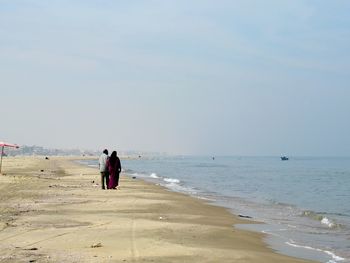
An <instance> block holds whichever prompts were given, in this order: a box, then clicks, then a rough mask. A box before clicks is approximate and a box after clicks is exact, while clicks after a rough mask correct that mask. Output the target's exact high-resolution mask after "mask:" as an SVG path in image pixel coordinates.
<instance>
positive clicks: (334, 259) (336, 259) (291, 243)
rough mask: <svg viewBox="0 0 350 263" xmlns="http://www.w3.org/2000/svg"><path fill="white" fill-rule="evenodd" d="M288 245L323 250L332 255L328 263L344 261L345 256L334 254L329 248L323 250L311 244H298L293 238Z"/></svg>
mask: <svg viewBox="0 0 350 263" xmlns="http://www.w3.org/2000/svg"><path fill="white" fill-rule="evenodd" d="M286 244H287V245H289V246H292V247H296V248H304V249H309V250H313V251H318V252H322V253H325V254H327V255H328V256H330V257H332V259H331V260H329V261H328V262H327V263H336V262H339V261H344V260H345V258H342V257H340V256H337V255H336V254H334V253H333V252H331V251H328V250H322V249H320V248H314V247H310V246H303V245H298V244H295V243H294V241H293V240H290V241H289V242H286Z"/></svg>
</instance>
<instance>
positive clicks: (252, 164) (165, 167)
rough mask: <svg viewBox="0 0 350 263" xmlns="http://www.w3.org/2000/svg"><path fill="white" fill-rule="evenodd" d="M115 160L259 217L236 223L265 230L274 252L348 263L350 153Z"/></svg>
mask: <svg viewBox="0 0 350 263" xmlns="http://www.w3.org/2000/svg"><path fill="white" fill-rule="evenodd" d="M84 162H85V163H86V162H87V163H86V164H88V165H90V166H97V160H96V161H95V160H91V161H84ZM122 166H123V171H124V173H125V174H128V176H131V177H134V178H138V179H142V180H145V181H149V182H152V183H155V184H160V185H162V186H164V187H166V188H167V189H169V190H171V191H176V192H181V193H185V194H188V195H190V196H193V197H195V198H200V199H203V200H206V201H207V202H210V203H213V204H216V205H218V206H223V207H226V208H227V209H229V210H230V211H231V212H232V213H233V214H235V215H239V216H241V217H245V218H248V219H247V220H254V221H258V222H263V223H265V224H243V225H238V226H236V227H239V228H242V229H248V230H253V231H259V232H262V233H265V234H266V235H265V236H266V238H265V239H266V240H265V241H266V242H267V244H268V245H269V246H270V247H272V248H273V249H274V250H276V251H278V252H279V253H282V254H286V255H289V256H295V257H299V258H305V259H312V260H316V261H318V262H327V263H337V262H344V263H346V262H350V158H345V157H344V158H338V157H337V158H336V157H322V158H321V157H290V158H289V160H287V161H282V160H281V159H280V157H278V156H277V157H237V156H235V157H231V156H215V157H212V156H154V157H152V156H147V157H143V156H142V157H141V156H140V157H139V158H133V159H124V160H122Z"/></svg>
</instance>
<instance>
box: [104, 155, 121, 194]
mask: <svg viewBox="0 0 350 263" xmlns="http://www.w3.org/2000/svg"><path fill="white" fill-rule="evenodd" d="M107 167H108V171H109V184H108V189H117V188H118V185H119V174H120V172H121V170H122V166H121V164H120V159H119V157H118V156H117V152H116V151H113V152H112V154H111V157H110V158H109V159H108V161H107Z"/></svg>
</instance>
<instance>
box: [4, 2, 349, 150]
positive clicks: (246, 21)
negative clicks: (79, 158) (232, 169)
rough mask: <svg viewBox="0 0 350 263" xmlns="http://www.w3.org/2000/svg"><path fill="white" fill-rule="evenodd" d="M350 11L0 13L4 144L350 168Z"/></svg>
mask: <svg viewBox="0 0 350 263" xmlns="http://www.w3.org/2000/svg"><path fill="white" fill-rule="evenodd" d="M349 14H350V1H348V0H343V1H340V0H334V1H322V0H315V1H312V0H308V1H306V0H305V1H302V0H289V1H287V0H286V1H281V0H274V1H273V0H264V1H258V0H256V1H252V0H241V1H239V0H229V1H225V0H220V1H214V0H212V1H206V0H183V1H181V0H173V1H170V0H168V1H167V0H159V1H151V0H148V1H146V0H144V1H142V0H138V1H137V0H135V1H116V0H50V1H44V0H40V1H39V0H22V1H20V0H0V119H1V123H0V127H1V128H0V141H1V140H4V141H9V142H13V143H18V144H26V145H34V144H35V145H41V146H46V147H57V148H75V147H79V148H87V149H101V148H104V147H108V148H110V149H112V148H115V149H118V150H143V151H159V152H168V153H176V154H209V155H280V154H287V155H326V156H331V155H335V156H336V155H343V156H344V155H345V156H349V155H350V121H349V117H350V15H349Z"/></svg>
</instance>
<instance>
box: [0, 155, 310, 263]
mask: <svg viewBox="0 0 350 263" xmlns="http://www.w3.org/2000/svg"><path fill="white" fill-rule="evenodd" d="M3 173H4V175H1V176H0V262H201V263H202V262H269V263H273V262H310V261H304V260H300V259H295V258H291V257H287V256H283V255H279V254H277V253H275V252H274V251H273V250H271V249H270V248H268V247H267V246H266V244H264V242H263V240H262V235H261V234H259V233H255V232H249V231H243V230H238V229H235V228H234V227H233V225H234V224H237V223H240V224H241V223H249V221H245V220H242V219H240V218H238V217H236V216H234V215H232V214H230V213H229V212H228V211H226V210H225V209H224V208H221V207H216V206H213V205H210V204H206V203H205V202H204V201H202V200H198V199H196V198H192V197H189V196H186V195H183V194H178V193H173V192H170V191H167V190H166V189H164V188H162V187H160V186H156V185H153V184H149V183H146V182H143V181H141V180H138V179H132V178H131V177H127V176H124V175H122V176H121V181H120V184H121V189H120V190H101V189H100V185H99V183H100V175H99V173H98V171H97V170H96V169H93V168H90V167H85V166H82V165H79V164H76V163H74V162H72V160H70V159H67V158H58V157H57V158H50V160H45V158H44V157H18V158H17V157H16V158H10V157H9V158H6V159H5V160H4V165H3Z"/></svg>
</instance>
